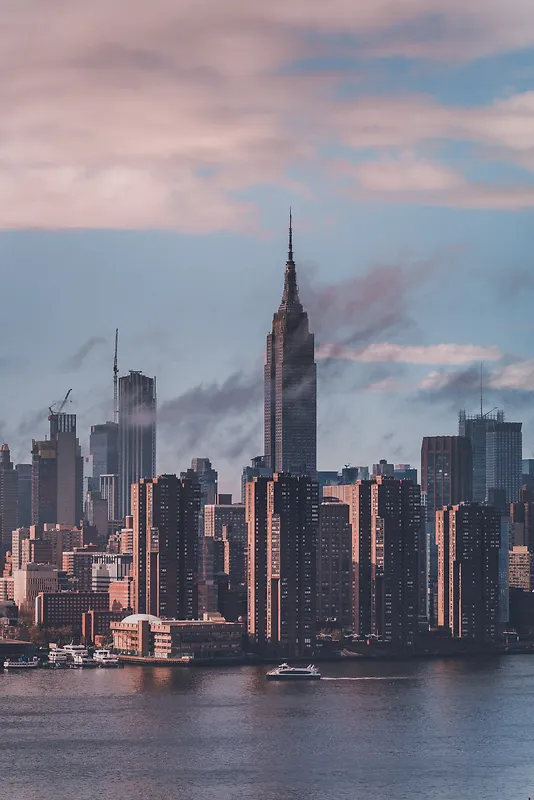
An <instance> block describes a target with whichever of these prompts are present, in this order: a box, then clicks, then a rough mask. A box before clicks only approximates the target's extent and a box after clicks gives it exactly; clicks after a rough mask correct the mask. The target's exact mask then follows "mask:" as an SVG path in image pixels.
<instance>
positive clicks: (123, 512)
mask: <svg viewBox="0 0 534 800" xmlns="http://www.w3.org/2000/svg"><path fill="white" fill-rule="evenodd" d="M155 473H156V379H155V378H147V377H146V376H145V375H143V374H142V373H141V372H136V371H134V370H130V374H129V375H125V376H123V377H122V378H119V514H120V516H121V518H124V517H126V516H127V515H128V514H129V513H130V487H131V485H132V484H133V483H137V482H138V481H139V480H140V479H141V478H152V477H153V476H154V475H155Z"/></svg>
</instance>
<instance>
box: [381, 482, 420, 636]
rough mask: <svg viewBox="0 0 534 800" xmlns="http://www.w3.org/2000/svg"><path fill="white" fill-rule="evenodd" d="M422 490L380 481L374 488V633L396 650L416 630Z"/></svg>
mask: <svg viewBox="0 0 534 800" xmlns="http://www.w3.org/2000/svg"><path fill="white" fill-rule="evenodd" d="M420 542H421V490H420V487H419V486H417V485H414V484H413V483H411V481H399V480H397V479H395V478H392V477H389V476H378V477H377V478H375V480H374V482H373V483H372V485H371V632H372V633H373V634H374V635H375V636H378V638H379V639H381V640H382V641H384V642H387V643H389V644H391V645H393V646H394V647H396V648H405V647H408V648H409V647H413V646H414V645H415V642H416V638H417V631H418V611H419V590H418V582H419V547H420Z"/></svg>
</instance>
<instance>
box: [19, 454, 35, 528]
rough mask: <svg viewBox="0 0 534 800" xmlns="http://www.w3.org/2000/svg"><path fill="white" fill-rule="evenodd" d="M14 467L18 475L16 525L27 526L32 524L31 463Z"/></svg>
mask: <svg viewBox="0 0 534 800" xmlns="http://www.w3.org/2000/svg"><path fill="white" fill-rule="evenodd" d="M15 469H16V470H17V475H18V476H19V485H18V493H19V517H18V525H19V527H21V528H27V527H29V526H30V525H31V524H32V465H31V464H17V466H16V467H15Z"/></svg>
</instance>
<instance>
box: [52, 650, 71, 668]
mask: <svg viewBox="0 0 534 800" xmlns="http://www.w3.org/2000/svg"><path fill="white" fill-rule="evenodd" d="M48 663H49V664H53V665H54V667H68V666H69V657H68V656H67V654H66V653H65V651H64V650H61V648H59V647H54V648H53V649H51V650H50V651H49V653H48Z"/></svg>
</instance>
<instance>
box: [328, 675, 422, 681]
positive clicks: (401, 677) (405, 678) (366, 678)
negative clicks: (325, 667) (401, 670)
mask: <svg viewBox="0 0 534 800" xmlns="http://www.w3.org/2000/svg"><path fill="white" fill-rule="evenodd" d="M410 680H413V678H412V677H411V676H410V675H383V676H376V675H366V676H363V677H359V678H348V677H339V678H325V677H324V676H323V681H410Z"/></svg>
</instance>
